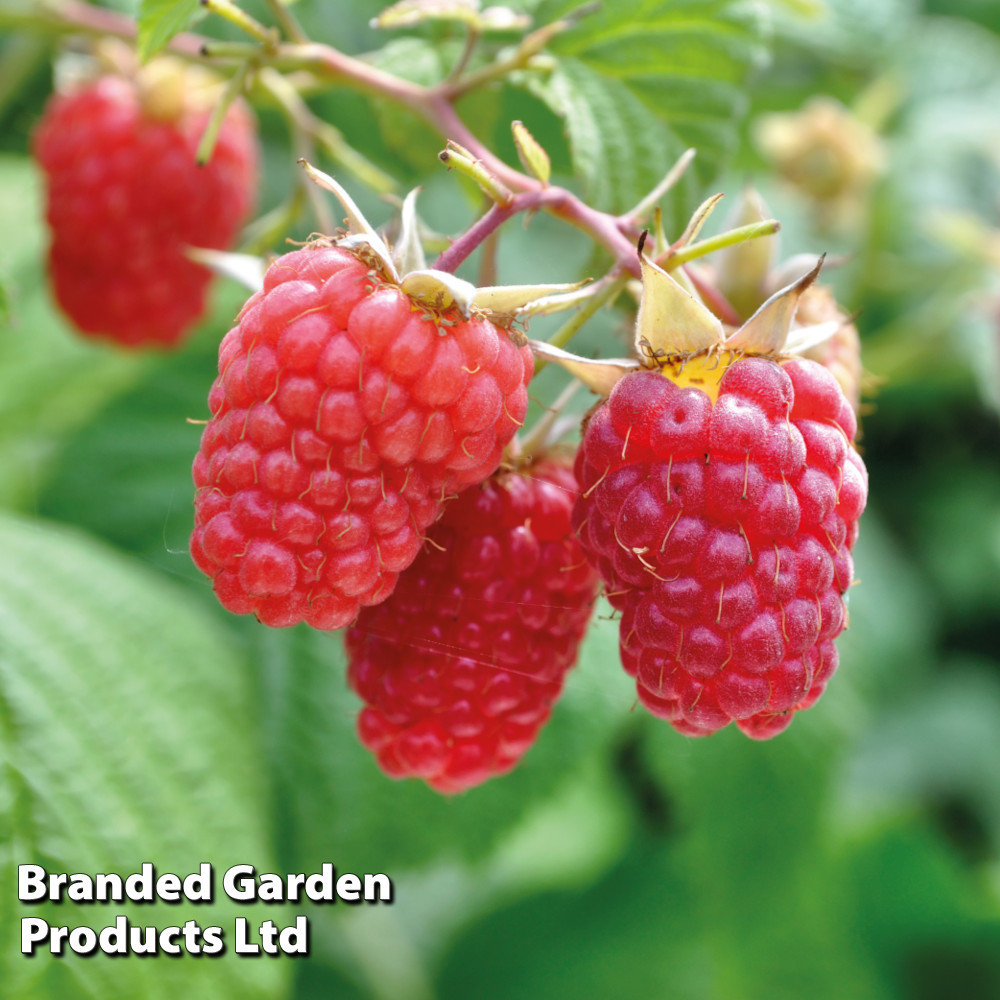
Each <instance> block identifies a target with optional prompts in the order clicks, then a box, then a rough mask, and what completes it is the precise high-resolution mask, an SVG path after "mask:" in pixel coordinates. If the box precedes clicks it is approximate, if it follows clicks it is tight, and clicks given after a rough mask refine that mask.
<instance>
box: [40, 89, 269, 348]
mask: <svg viewBox="0 0 1000 1000" xmlns="http://www.w3.org/2000/svg"><path fill="white" fill-rule="evenodd" d="M176 73H177V74H181V73H183V70H181V69H178V70H176ZM185 79H186V78H185V77H183V76H180V77H179V78H178V79H174V80H172V81H170V80H164V79H162V78H161V79H160V80H159V81H158V86H157V88H156V89H155V95H153V96H155V97H156V98H157V100H152V99H151V95H150V92H149V89H148V88H147V89H146V90H143V88H142V87H141V86H140V81H137V80H132V79H128V78H126V77H125V76H118V75H105V76H101V77H99V78H97V79H96V80H94V81H92V82H90V83H89V84H87V85H86V86H84V87H82V88H81V89H78V90H76V91H74V92H72V93H68V94H58V95H56V96H55V97H53V98H52V100H51V101H50V102H49V104H48V106H47V108H46V110H45V113H44V115H43V117H42V120H41V122H40V123H39V126H38V129H37V131H36V132H35V136H34V154H35V157H36V159H37V160H38V162H39V164H40V165H41V167H42V170H43V171H44V172H45V175H46V180H47V185H48V201H47V210H46V218H47V219H48V223H49V226H50V228H51V234H52V241H51V246H50V249H49V274H50V277H51V281H52V286H53V289H54V292H55V297H56V299H57V301H58V303H59V305H60V307H61V308H62V309H63V311H64V312H65V313H66V315H67V316H68V317H69V318H70V319H71V320H72V321H73V323H74V324H75V325H76V326H77V327H78V328H79V329H80V330H81V331H82V332H83V333H85V334H88V335H97V336H100V335H106V336H108V337H110V338H111V339H112V340H114V341H116V342H118V343H120V344H123V345H128V346H134V345H138V344H149V343H153V344H162V345H171V344H174V343H176V342H177V341H178V340H179V339H180V338H181V336H182V335H183V334H184V333H185V332H186V331H187V330H189V329H190V328H191V326H192V325H193V324H194V323H195V322H197V320H198V319H199V318H200V317H201V315H202V314H203V313H204V311H205V296H206V291H207V288H208V283H209V281H210V279H211V273H210V272H209V271H208V270H207V269H206V268H204V267H202V266H200V265H198V264H195V263H193V262H192V261H190V260H188V258H187V257H185V255H184V252H183V249H184V247H185V246H188V245H191V246H198V247H210V248H215V249H225V248H227V247H229V246H230V244H231V243H232V242H233V239H234V237H235V235H236V233H237V231H238V229H239V227H240V226H241V225H242V223H243V222H244V220H245V219H246V217H247V215H248V214H249V211H250V209H251V206H252V202H253V196H254V189H255V185H256V172H257V168H256V163H257V150H256V140H255V128H254V123H253V119H252V117H251V116H250V113H249V112H248V111H247V109H246V108H245V106H243V105H242V104H241V103H237V104H234V105H233V106H232V107H231V108H230V110H229V112H228V114H227V115H226V118H225V120H224V122H223V125H222V128H221V130H220V132H219V138H218V141H217V143H216V146H215V150H214V153H213V155H212V158H211V160H210V161H209V162H208V163H207V164H206V165H205V166H198V164H197V163H196V162H195V150H196V148H197V146H198V141H199V139H200V138H201V134H202V132H203V131H204V128H205V124H206V122H207V120H208V115H209V113H210V110H211V109H210V108H209V107H197V106H195V102H194V100H192V99H191V96H190V95H191V90H190V85H189V84H188V85H187V86H188V88H189V89H187V90H185V89H184V88H185ZM170 88H174V89H175V90H177V91H178V93H179V94H180V95H182V96H180V97H178V96H177V95H176V94H175V95H174V97H173V98H171V99H164V98H165V96H167V97H169V90H170Z"/></svg>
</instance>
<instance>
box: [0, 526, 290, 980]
mask: <svg viewBox="0 0 1000 1000" xmlns="http://www.w3.org/2000/svg"><path fill="white" fill-rule="evenodd" d="M0 551H2V552H3V560H2V561H0V979H2V980H3V982H4V996H5V998H10V1000H28V998H30V1000H36V998H38V1000H41V998H52V1000H56V998H58V1000H76V998H78V997H95V998H100V1000H117V998H123V1000H131V998H134V997H144V998H150V1000H160V998H162V1000H169V998H172V997H175V996H178V995H183V996H190V997H198V998H205V1000H209V998H211V1000H225V998H230V997H232V998H236V997H239V998H245V997H253V998H260V1000H265V998H273V997H280V996H282V995H283V994H284V984H285V982H286V969H287V967H285V966H281V965H279V964H277V963H265V964H262V963H259V962H256V963H255V962H245V961H241V960H240V959H238V958H235V956H233V954H232V948H231V947H230V949H229V954H228V955H226V956H225V957H222V958H219V959H214V958H213V959H201V960H199V961H196V960H189V959H180V960H174V961H141V960H119V961H114V960H111V959H109V958H108V957H105V956H103V955H100V954H98V955H97V956H95V957H93V958H88V959H86V960H83V959H81V958H78V957H76V956H74V955H72V954H69V953H67V955H66V957H63V958H56V957H54V956H52V955H50V954H49V953H48V951H47V950H44V951H43V952H41V953H38V954H36V957H35V958H33V959H32V960H31V961H26V960H25V959H24V958H23V957H22V956H21V955H20V953H19V949H20V918H21V917H22V916H39V917H42V918H43V919H47V920H48V921H49V922H50V924H57V925H69V926H81V925H84V924H87V925H91V926H94V927H104V926H107V925H109V924H113V923H114V921H115V917H116V916H117V914H118V913H124V914H125V915H126V916H127V917H128V919H129V920H130V921H131V922H132V923H133V925H139V926H147V925H148V926H156V927H160V928H162V927H166V926H171V925H175V924H176V925H183V924H184V923H185V922H186V920H188V919H194V920H195V921H197V922H198V923H199V925H200V926H201V927H203V928H204V927H207V926H211V925H213V924H214V925H218V926H220V927H222V928H223V931H224V933H225V935H226V938H227V940H230V941H231V940H232V936H233V927H234V918H235V916H237V915H239V914H240V910H238V909H237V907H236V904H234V903H232V902H230V901H228V900H227V897H226V896H225V895H224V894H223V893H222V890H221V884H219V880H220V879H221V872H222V871H224V869H225V867H228V866H229V865H232V864H239V863H242V864H253V865H255V866H257V867H258V870H264V871H267V870H269V869H270V870H273V868H272V867H271V866H272V865H273V855H272V851H271V847H270V831H269V829H268V822H267V809H268V806H269V802H270V795H269V785H268V783H267V781H266V779H264V778H263V777H262V776H263V775H264V773H265V772H264V771H263V769H262V768H261V767H260V765H259V758H258V752H257V746H256V744H255V740H254V738H253V733H254V732H255V729H256V727H255V726H254V723H253V713H252V711H251V708H250V706H251V700H250V691H249V685H248V672H247V670H246V665H245V664H244V663H242V662H241V661H240V659H239V658H238V657H237V656H236V655H234V652H233V650H232V647H231V645H230V643H229V641H227V639H226V638H225V637H224V636H223V635H221V634H220V632H219V631H218V630H217V628H216V626H215V625H214V624H213V622H212V621H211V619H210V618H208V617H207V616H205V615H204V614H203V613H202V612H201V611H200V610H199V609H198V608H197V606H195V605H192V604H191V603H190V601H189V600H188V599H186V598H185V597H184V596H183V595H180V594H178V593H177V592H176V591H175V589H174V587H173V586H172V585H169V584H167V583H165V582H164V581H163V580H162V579H159V578H157V577H156V576H154V575H152V574H150V573H149V572H148V571H146V570H145V569H142V568H141V567H139V566H137V565H135V564H133V563H132V562H131V561H129V560H127V559H125V558H123V557H121V556H120V555H118V554H116V553H114V552H113V551H112V550H110V549H107V548H105V547H104V546H102V545H99V544H97V543H95V542H93V541H91V540H89V539H87V538H85V537H83V536H81V535H79V534H77V533H75V532H72V531H68V530H66V529H64V528H60V527H56V526H52V525H46V524H44V523H39V522H31V521H27V520H21V519H18V518H14V517H11V516H9V515H0ZM146 861H150V862H152V863H153V864H154V865H155V867H156V869H157V871H158V872H159V873H163V872H174V873H175V874H179V875H185V874H188V873H191V872H193V871H196V870H197V868H198V866H199V865H200V864H201V863H202V862H210V863H213V864H214V865H216V866H217V870H216V886H215V890H216V891H215V899H216V900H217V902H215V903H213V904H211V905H206V904H203V905H198V906H194V905H191V904H187V903H185V904H182V905H178V906H168V905H165V904H162V903H161V904H158V905H155V906H149V905H146V906H141V905H133V904H127V905H122V904H115V903H111V904H98V905H91V906H86V907H83V906H78V905H76V904H74V903H71V902H67V903H63V904H61V905H56V904H54V903H46V904H44V905H38V904H18V903H17V902H16V899H17V894H16V888H15V883H16V878H17V874H16V866H17V865H18V864H24V863H37V864H41V865H43V866H45V867H46V869H47V870H48V871H50V872H53V871H54V872H68V873H71V872H87V873H90V874H95V873H97V872H109V871H110V872H118V873H120V874H123V875H124V874H130V873H132V872H136V871H138V870H139V867H140V865H141V864H142V863H143V862H146ZM220 897H221V899H220ZM261 919H264V917H261ZM279 919H280V918H279Z"/></svg>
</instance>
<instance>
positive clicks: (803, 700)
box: [574, 357, 867, 739]
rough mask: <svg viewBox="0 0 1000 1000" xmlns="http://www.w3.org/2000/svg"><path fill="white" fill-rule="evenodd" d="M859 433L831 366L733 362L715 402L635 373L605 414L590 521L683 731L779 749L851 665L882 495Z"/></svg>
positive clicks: (585, 469) (596, 442) (595, 451)
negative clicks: (865, 522) (846, 663)
mask: <svg viewBox="0 0 1000 1000" xmlns="http://www.w3.org/2000/svg"><path fill="white" fill-rule="evenodd" d="M856 426H857V425H856V420H855V416H854V412H853V410H852V408H851V406H850V404H849V403H848V402H847V400H846V399H845V398H844V395H843V393H842V392H841V390H840V388H839V386H838V385H837V382H836V381H835V379H834V378H833V376H832V375H831V374H830V373H829V372H827V371H826V370H825V369H824V368H823V367H821V366H820V365H818V364H816V363H814V362H811V361H804V360H793V361H787V362H785V363H784V364H778V363H776V362H775V361H774V360H770V359H767V358H763V357H746V358H743V359H741V360H736V361H735V362H733V363H731V364H730V365H729V366H728V368H726V369H725V373H724V374H723V376H722V378H721V382H720V383H719V384H718V391H717V398H716V399H715V400H714V401H713V399H712V397H711V396H710V395H709V392H706V391H704V390H703V389H701V388H696V387H688V388H680V387H679V386H678V385H676V384H675V383H674V381H672V380H671V379H670V378H669V377H667V375H666V374H664V373H661V372H659V371H651V370H650V371H639V372H635V373H633V374H630V375H626V376H625V377H624V378H622V379H621V381H619V382H618V383H617V385H616V386H615V388H614V390H613V391H612V393H611V395H610V397H609V399H608V400H607V402H606V403H604V404H603V405H602V406H600V407H599V408H598V409H597V410H596V411H595V412H594V413H593V415H592V416H591V418H590V420H589V423H588V424H587V427H586V432H585V434H584V438H583V443H582V446H581V449H580V452H579V454H578V458H577V466H576V471H577V477H578V479H579V481H580V484H581V489H582V490H583V491H584V492H583V495H582V496H581V498H580V500H579V501H578V503H577V505H576V507H575V509H574V524H575V526H576V528H577V530H578V532H579V535H580V539H581V542H582V544H583V546H584V549H585V551H586V552H587V553H588V556H589V557H590V558H591V559H592V560H593V562H594V564H595V565H596V566H597V567H598V569H599V570H600V573H601V575H602V577H603V578H604V580H605V582H606V584H607V587H608V591H609V593H608V597H609V600H610V601H611V603H612V605H613V606H614V607H616V608H617V609H619V610H620V611H621V612H622V620H621V626H620V636H621V656H622V662H623V664H624V666H625V669H626V671H627V672H628V673H629V674H631V675H632V676H633V677H635V678H636V682H637V688H638V694H639V698H640V699H641V701H642V703H643V704H644V705H645V706H646V707H647V708H648V709H649V710H650V711H651V712H653V713H654V714H655V715H658V716H661V717H663V718H665V719H667V720H669V721H670V722H671V723H672V724H673V726H674V727H675V728H676V729H678V730H679V731H680V732H682V733H686V734H688V735H692V736H696V735H705V734H708V733H711V732H713V731H715V730H717V729H720V728H721V727H723V726H726V725H728V724H729V723H730V722H731V721H735V722H736V724H737V726H738V727H739V728H740V729H741V730H742V731H743V732H744V733H746V734H747V735H748V736H752V737H754V738H757V739H765V738H768V737H770V736H773V735H775V734H777V733H778V732H780V731H781V730H782V729H784V728H785V727H786V726H787V725H788V724H789V722H790V721H791V718H792V713H793V712H795V711H798V710H801V709H804V708H807V707H809V706H810V705H812V704H813V703H814V702H815V701H816V699H817V698H818V697H819V695H820V694H821V692H822V691H823V689H824V687H825V686H826V683H827V681H828V680H829V678H830V676H831V674H832V673H833V672H834V670H835V669H836V667H837V651H836V649H835V647H834V644H833V639H834V637H835V636H837V635H838V634H839V633H840V631H841V630H842V629H843V628H844V625H845V622H846V613H845V607H844V603H843V600H842V595H843V594H844V592H846V590H847V588H848V587H849V586H850V584H851V581H852V577H853V565H852V560H851V548H852V547H853V545H854V542H855V539H856V538H857V531H858V518H859V516H860V515H861V512H862V510H863V509H864V506H865V501H866V497H867V475H866V472H865V468H864V465H863V463H862V461H861V459H860V458H859V456H858V454H857V452H856V451H855V450H854V448H853V447H852V445H851V441H852V440H853V438H854V434H855V431H856Z"/></svg>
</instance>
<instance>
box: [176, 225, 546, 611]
mask: <svg viewBox="0 0 1000 1000" xmlns="http://www.w3.org/2000/svg"><path fill="white" fill-rule="evenodd" d="M532 371H533V361H532V356H531V351H530V349H529V348H528V347H527V346H526V345H525V346H518V344H516V343H515V342H514V340H513V339H511V336H510V335H508V334H507V333H506V332H505V331H504V330H502V329H500V328H498V327H497V326H496V325H494V324H493V323H492V322H490V321H489V320H487V319H485V318H482V317H477V316H473V317H472V318H469V319H466V318H463V317H462V316H461V314H460V313H459V312H458V310H457V309H456V308H452V309H450V310H446V311H444V312H432V311H428V310H427V309H426V308H424V307H422V306H420V305H418V304H416V303H415V302H414V301H413V300H411V299H410V298H409V297H408V296H407V295H406V294H405V293H404V292H403V291H402V290H401V289H400V288H399V287H397V286H395V285H394V284H392V283H390V282H388V281H386V280H384V279H383V278H382V277H381V276H380V275H379V273H378V272H377V271H376V270H372V269H370V268H369V265H368V264H367V263H366V262H365V261H364V260H363V259H361V257H359V256H356V255H355V254H354V253H352V252H350V251H348V250H346V249H342V248H339V247H335V246H332V245H330V243H329V242H325V241H320V242H318V243H316V244H314V245H311V246H309V247H306V248H303V249H301V250H296V251H294V252H292V253H289V254H286V255H284V256H283V257H280V258H279V259H278V260H276V261H275V262H274V263H273V264H272V265H271V267H270V268H269V269H268V271H267V273H266V275H265V278H264V287H263V289H262V291H260V292H258V293H256V294H254V295H253V296H252V297H251V298H250V299H249V301H248V302H247V303H246V305H245V306H244V308H243V310H242V312H241V313H240V315H239V318H238V321H237V325H236V326H235V327H234V328H233V329H232V330H230V331H229V333H228V334H227V335H226V337H225V338H224V340H223V342H222V345H221V348H220V352H219V377H218V378H217V379H216V381H215V383H214V385H213V386H212V390H211V393H210V395H209V407H210V410H211V413H212V416H211V419H210V420H209V422H208V425H207V426H206V427H205V431H204V434H203V436H202V441H201V448H200V449H199V451H198V454H197V456H196V458H195V461H194V481H195V485H196V486H197V495H196V498H195V528H194V533H193V534H192V537H191V554H192V557H193V558H194V560H195V562H196V563H197V565H198V566H199V567H200V568H201V569H202V570H203V571H204V572H205V573H206V574H207V575H208V576H210V577H211V578H212V580H213V582H214V587H215V592H216V594H217V595H218V597H219V600H220V601H221V602H222V604H223V605H225V607H227V608H228V609H229V610H230V611H233V612H235V613H237V614H247V613H251V612H252V613H254V614H255V615H256V616H257V617H258V619H259V620H260V621H262V622H263V623H265V624H267V625H273V626H285V625H293V624H295V623H297V622H306V623H308V624H309V625H312V626H313V627H315V628H320V629H336V628H341V627H343V626H344V625H347V624H348V623H349V622H351V621H353V620H354V618H355V616H356V615H357V613H358V610H359V608H361V607H365V606H369V605H373V604H377V603H379V602H380V601H383V600H385V598H386V597H388V596H389V594H390V593H391V592H392V589H393V587H394V586H395V585H396V580H397V577H398V574H399V573H400V572H402V571H403V570H404V569H406V567H407V566H409V565H410V563H411V562H413V560H414V558H415V557H416V555H417V552H418V551H419V549H420V546H421V544H422V542H423V539H424V533H425V531H426V529H427V528H428V527H429V526H430V525H431V524H432V523H433V522H434V521H435V520H436V519H437V518H438V516H439V515H440V513H441V509H442V504H443V503H444V501H445V500H446V499H448V498H449V497H450V496H451V495H453V494H454V493H456V492H457V491H459V490H461V489H463V488H465V487H467V486H470V485H472V484H474V483H479V482H482V481H483V480H484V479H486V478H487V477H488V476H489V475H490V474H491V473H492V472H493V471H494V470H495V469H496V468H497V466H498V465H499V462H500V456H501V452H502V450H503V447H504V445H506V444H507V443H508V442H509V441H510V440H511V438H512V437H513V436H514V433H515V431H516V430H517V428H518V426H520V424H521V422H522V421H523V419H524V415H525V412H526V409H527V405H528V396H527V388H526V386H527V383H528V381H529V379H530V378H531V374H532Z"/></svg>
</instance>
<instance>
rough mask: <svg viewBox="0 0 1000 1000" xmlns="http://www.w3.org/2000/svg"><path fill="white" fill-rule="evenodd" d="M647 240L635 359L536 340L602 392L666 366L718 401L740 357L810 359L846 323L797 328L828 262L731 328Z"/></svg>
mask: <svg viewBox="0 0 1000 1000" xmlns="http://www.w3.org/2000/svg"><path fill="white" fill-rule="evenodd" d="M716 200H717V199H716ZM712 203H713V204H714V201H713V202H712ZM699 211H701V210H699ZM701 221H704V220H703V219H699V222H701ZM690 228H692V227H690V226H689V229H690ZM755 242H758V241H755ZM645 243H646V234H645V233H644V234H643V236H642V238H641V239H640V241H639V248H638V252H639V261H640V266H641V272H642V292H641V295H640V300H639V312H638V316H637V318H636V325H635V341H634V352H635V357H634V358H611V359H602V360H593V359H589V358H580V357H577V356H576V355H573V354H570V353H569V352H568V351H564V350H562V349H560V348H555V347H553V346H551V345H549V344H544V343H538V342H532V349H533V350H534V351H535V353H536V354H537V355H538V356H539V357H541V358H543V359H545V360H547V361H555V362H557V363H558V364H561V365H562V366H563V367H564V368H566V369H567V370H568V371H570V372H571V373H572V374H573V375H575V376H576V377H577V378H579V379H580V381H582V382H583V383H584V384H585V385H587V386H588V387H589V388H590V389H592V390H593V391H594V392H597V393H599V394H600V395H604V396H606V395H608V394H609V393H610V391H611V389H612V388H613V387H614V385H615V383H616V382H617V381H618V380H619V379H620V378H621V377H622V376H623V375H625V374H627V373H628V372H630V371H635V370H637V369H639V368H646V369H654V370H655V369H659V370H660V371H662V372H664V374H666V375H668V376H669V377H670V378H671V379H672V380H673V381H675V382H677V383H678V384H679V385H690V386H694V387H696V388H699V389H702V390H703V391H704V392H706V393H707V394H708V395H709V396H710V397H711V398H712V399H715V398H716V396H717V394H718V386H719V382H720V381H721V378H722V375H723V373H724V372H725V370H726V368H727V367H728V366H729V364H731V363H732V362H733V361H735V360H736V359H738V358H742V357H747V356H764V357H769V358H783V357H787V356H791V355H796V354H802V353H804V352H805V351H807V350H809V349H810V348H812V347H814V346H815V345H817V344H820V343H822V342H824V341H826V340H827V339H828V338H829V337H831V336H832V335H833V334H834V333H835V332H836V331H837V329H838V327H839V326H840V323H839V322H838V321H830V322H821V323H816V324H813V325H810V326H801V325H795V324H794V323H793V320H794V317H795V312H796V308H797V306H798V304H799V300H800V298H801V296H802V295H803V293H804V292H805V291H806V290H807V289H808V288H809V287H810V286H811V285H812V283H813V282H814V281H815V280H816V276H817V275H818V274H819V271H820V268H821V266H822V264H823V259H824V258H823V257H820V258H818V259H816V260H814V261H813V262H812V264H811V266H809V267H807V268H806V269H805V271H804V273H803V272H800V273H799V276H798V277H796V278H795V279H794V280H791V281H790V282H789V283H788V284H786V285H785V286H784V287H782V288H780V289H779V290H778V291H776V292H774V293H773V294H772V295H771V296H770V297H769V298H767V299H766V300H765V301H764V302H763V303H762V304H761V305H760V306H759V307H758V308H757V309H756V311H755V312H754V313H753V315H752V316H750V318H749V319H748V320H747V321H746V322H745V323H743V324H742V326H740V327H738V328H737V329H732V330H730V329H727V328H726V326H724V324H723V323H722V321H721V320H720V319H719V318H718V317H717V316H716V315H715V314H714V313H713V312H712V311H711V310H710V309H709V308H708V307H707V306H706V305H705V303H704V302H702V300H701V298H700V297H699V296H698V294H697V292H696V291H695V290H694V286H693V284H692V283H691V282H689V281H686V280H685V278H684V274H683V271H681V272H680V277H681V280H680V281H679V280H677V279H676V278H674V277H673V276H672V275H671V274H670V273H668V272H667V271H666V270H664V268H663V267H661V266H660V265H659V264H657V263H656V261H654V260H653V259H652V258H650V256H649V255H648V254H647V253H646V250H645ZM748 245H749V244H748ZM682 281H683V282H684V283H683V284H682ZM685 285H687V286H688V287H685Z"/></svg>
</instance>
